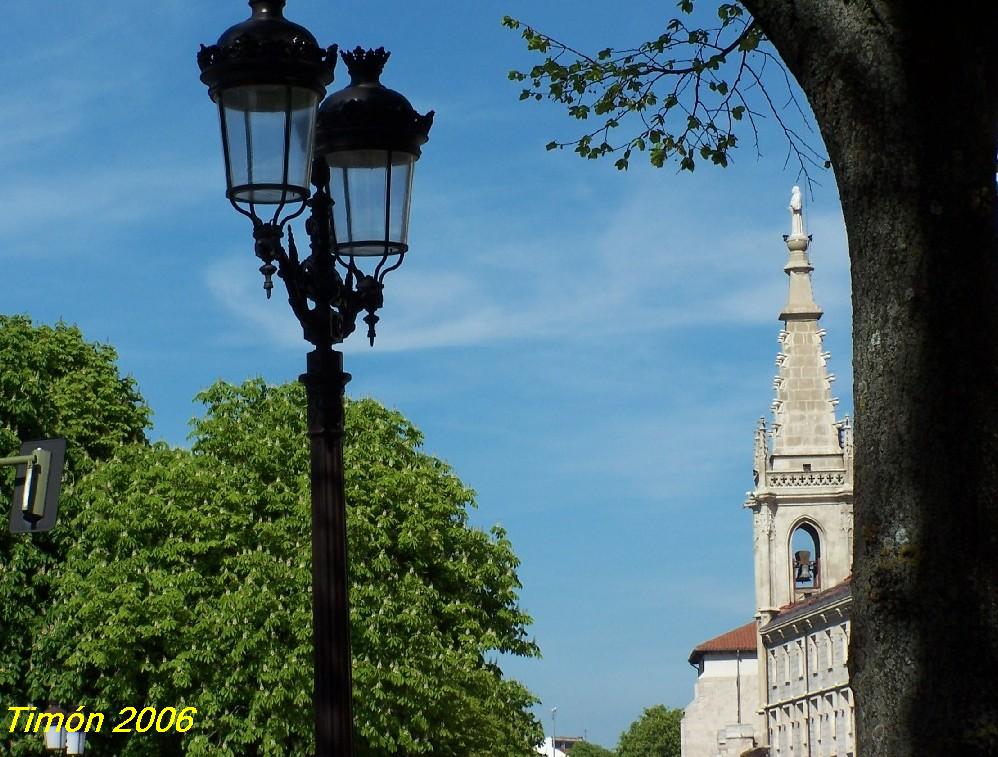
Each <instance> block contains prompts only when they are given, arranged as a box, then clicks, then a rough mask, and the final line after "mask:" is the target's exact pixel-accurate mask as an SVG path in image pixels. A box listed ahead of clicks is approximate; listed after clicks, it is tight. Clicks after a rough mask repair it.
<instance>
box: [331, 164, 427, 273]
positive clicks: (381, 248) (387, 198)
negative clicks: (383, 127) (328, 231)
mask: <svg viewBox="0 0 998 757" xmlns="http://www.w3.org/2000/svg"><path fill="white" fill-rule="evenodd" d="M389 155H391V166H390V170H389ZM414 162H415V157H414V156H413V155H411V154H410V153H407V152H393V153H389V152H388V151H386V150H350V151H344V152H334V153H331V154H330V155H329V166H330V177H329V188H330V192H331V194H332V196H333V203H334V205H333V222H334V224H335V229H336V245H337V249H338V250H339V251H340V252H341V253H343V254H345V255H385V254H397V253H400V252H404V251H405V250H406V249H407V247H406V245H407V244H408V239H409V197H410V189H411V188H412V169H413V163H414ZM386 216H387V218H386ZM386 220H387V230H386Z"/></svg>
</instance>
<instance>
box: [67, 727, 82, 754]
mask: <svg viewBox="0 0 998 757" xmlns="http://www.w3.org/2000/svg"><path fill="white" fill-rule="evenodd" d="M86 743H87V735H86V733H85V732H84V731H76V732H74V733H68V734H66V754H83V752H84V750H85V749H86Z"/></svg>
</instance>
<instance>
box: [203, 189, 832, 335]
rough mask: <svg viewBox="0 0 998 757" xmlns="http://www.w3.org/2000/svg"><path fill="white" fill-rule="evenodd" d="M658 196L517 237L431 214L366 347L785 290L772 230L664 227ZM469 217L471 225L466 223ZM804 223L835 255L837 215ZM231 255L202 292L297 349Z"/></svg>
mask: <svg viewBox="0 0 998 757" xmlns="http://www.w3.org/2000/svg"><path fill="white" fill-rule="evenodd" d="M665 203H666V198H665V197H663V195H662V193H661V192H655V191H650V190H649V189H648V187H645V186H637V187H636V188H635V189H634V190H633V191H632V192H630V193H629V194H628V196H627V197H626V199H625V200H624V201H622V202H621V203H620V204H619V205H618V206H617V208H616V209H615V211H614V212H613V213H611V214H610V216H609V217H608V218H606V219H594V220H593V224H592V227H591V228H587V227H586V226H584V225H575V226H574V227H570V228H565V227H562V226H560V225H559V224H558V223H557V222H556V220H555V219H552V223H551V224H550V225H548V226H547V227H546V228H544V229H543V230H541V231H540V232H539V233H538V232H537V230H534V229H532V230H530V231H529V232H528V233H524V232H521V233H519V234H517V233H515V232H511V231H510V230H509V229H503V228H501V227H497V222H496V219H495V218H463V219H461V220H460V221H455V220H454V219H455V218H461V217H460V216H459V215H453V214H450V215H448V214H440V213H437V214H434V217H435V218H436V219H441V218H446V219H447V223H448V226H447V227H446V228H444V226H443V224H442V223H441V222H440V221H439V220H438V221H431V222H430V223H429V224H427V226H429V227H430V228H426V226H424V227H423V228H422V229H420V232H419V234H420V239H419V240H416V241H414V243H413V246H414V248H418V246H419V244H420V243H421V242H422V240H424V239H442V240H447V241H443V242H437V243H435V244H434V248H435V252H436V253H437V254H435V255H434V256H433V259H434V262H433V263H428V262H427V261H426V259H425V258H421V257H420V256H419V253H418V252H414V253H413V255H412V256H411V257H410V260H408V261H406V264H405V266H403V268H402V270H400V271H398V272H397V273H394V274H392V276H393V278H390V279H389V282H388V285H389V286H388V288H389V291H388V296H387V297H386V299H387V305H386V307H385V309H384V311H383V313H382V315H383V323H384V327H383V328H382V330H381V331H382V333H381V334H380V335H379V338H378V347H379V349H381V350H388V351H391V350H414V349H428V348H434V347H455V346H468V345H484V344H488V343H492V342H496V341H501V340H549V339H566V338H567V339H575V338H585V339H592V338H610V337H613V336H614V335H618V334H621V333H637V332H644V333H648V332H656V331H663V330H669V329H673V328H677V327H682V326H686V325H701V324H723V323H726V322H730V323H741V324H744V323H762V322H771V321H773V319H774V318H775V315H776V312H777V309H778V307H779V304H780V303H781V302H782V299H783V297H784V296H785V287H786V284H785V280H783V277H782V276H780V275H779V273H778V271H779V268H780V267H781V266H782V264H783V260H782V259H781V254H785V253H781V246H782V245H781V242H780V239H779V236H777V235H776V234H774V231H773V229H772V228H766V229H760V228H747V229H744V230H731V229H730V228H729V229H728V230H727V232H726V233H725V232H724V231H721V232H720V234H721V235H720V236H717V231H716V230H715V229H710V228H701V229H697V228H695V227H693V228H691V227H690V225H689V224H683V225H682V231H677V226H676V225H675V224H674V221H673V219H672V218H670V217H669V215H668V214H667V213H665V212H664V210H663V207H664V206H665ZM476 223H477V224H478V228H479V229H480V230H479V231H478V233H477V234H476V233H474V232H473V231H470V229H473V228H474V227H475V226H476ZM434 227H435V228H434ZM812 227H813V228H815V229H820V230H821V232H820V233H821V234H823V235H824V238H823V239H822V243H821V249H823V250H829V249H835V248H836V247H839V251H837V252H836V257H837V259H839V260H840V261H841V260H843V259H844V235H843V233H842V232H841V221H838V222H836V219H835V217H834V216H833V215H831V214H829V215H828V216H822V217H816V218H815V219H813V222H812ZM594 228H595V229H599V231H598V233H596V234H593V229H594ZM718 228H719V229H723V226H721V225H719V227H718ZM472 239H475V240H478V241H477V242H475V243H474V244H472V243H471V242H470V241H469V240H472ZM481 240H486V241H484V242H483V241H481ZM469 250H473V253H471V254H469V252H468V251H469ZM822 263H824V261H822ZM239 265H240V269H241V271H242V273H239V274H237V273H236V263H235V261H234V260H223V261H219V262H218V263H217V264H216V265H215V266H213V267H212V268H211V269H210V270H209V272H208V284H209V287H210V289H211V290H212V291H213V292H214V294H215V296H216V297H218V299H219V300H220V301H221V302H222V303H223V304H224V305H225V306H226V307H228V308H229V309H231V310H232V311H233V312H235V313H236V314H237V315H239V317H240V318H241V319H243V320H245V321H246V322H247V323H249V324H252V325H253V330H254V331H257V330H263V331H264V332H265V333H267V334H268V335H269V336H270V337H271V338H272V339H274V340H275V341H277V342H279V343H281V344H282V345H286V346H289V347H291V346H295V347H297V346H298V345H299V344H300V331H299V329H298V328H297V325H296V324H294V323H292V322H290V320H289V319H275V318H274V313H273V309H272V308H269V307H267V306H266V303H264V302H262V301H261V298H260V295H259V288H258V283H257V282H255V281H253V280H251V278H252V277H250V276H247V267H246V266H247V264H246V263H245V261H243V262H241V263H240V264H239ZM826 265H827V264H826ZM828 267H830V266H828ZM831 273H832V272H831V271H829V270H828V269H827V268H826V269H825V271H823V275H822V279H821V282H822V283H821V286H820V287H819V292H820V295H821V298H822V299H823V300H824V301H825V302H829V303H830V302H831V301H833V300H834V301H836V302H835V304H836V307H838V306H839V302H838V301H839V300H841V299H845V300H846V302H847V301H848V299H847V290H846V296H845V298H843V297H842V295H843V293H842V292H841V291H839V290H840V289H841V287H840V286H833V284H832V281H833V280H834V278H835V277H834V276H833V275H831ZM839 278H841V276H839Z"/></svg>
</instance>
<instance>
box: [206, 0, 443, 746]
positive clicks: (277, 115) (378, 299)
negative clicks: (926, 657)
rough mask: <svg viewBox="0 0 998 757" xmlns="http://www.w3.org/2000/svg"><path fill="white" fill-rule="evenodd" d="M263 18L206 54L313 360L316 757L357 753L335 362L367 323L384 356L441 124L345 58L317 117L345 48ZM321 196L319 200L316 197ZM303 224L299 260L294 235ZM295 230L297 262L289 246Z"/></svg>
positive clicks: (270, 266)
mask: <svg viewBox="0 0 998 757" xmlns="http://www.w3.org/2000/svg"><path fill="white" fill-rule="evenodd" d="M249 4H250V7H251V8H252V10H253V13H252V15H251V16H250V18H249V19H247V20H246V21H243V22H242V23H240V24H237V25H235V26H233V27H232V28H231V29H229V30H228V31H226V32H225V33H224V34H222V36H221V37H220V38H219V40H218V43H217V44H215V45H212V46H210V47H204V46H202V48H201V52H200V53H199V54H198V65H199V66H200V68H201V80H202V81H203V82H204V83H205V84H207V85H208V88H209V89H208V91H209V95H210V96H211V98H212V100H213V101H214V102H215V103H216V104H217V106H218V113H219V119H220V122H221V129H222V152H223V156H224V159H225V178H226V196H227V197H228V198H229V201H230V202H231V203H232V205H233V207H235V209H236V210H238V211H239V212H240V213H242V214H243V215H245V216H247V217H248V218H249V219H250V220H251V221H252V223H253V238H254V240H255V249H256V255H257V257H259V258H260V260H261V261H262V263H263V264H262V265H261V266H260V272H261V273H262V274H263V277H264V284H263V287H264V290H265V291H266V293H267V297H268V298H269V297H270V295H271V290H272V289H273V276H274V274H277V276H278V277H279V278H280V279H282V280H283V281H284V285H285V288H286V289H287V293H288V301H289V302H290V304H291V309H292V310H293V311H294V314H295V316H296V317H297V318H298V321H299V322H300V323H301V326H302V331H303V332H304V337H305V339H306V340H307V341H309V342H311V343H312V344H313V345H314V347H315V349H314V350H313V351H311V352H310V353H308V358H307V371H306V373H305V374H303V375H302V376H301V377H300V379H301V381H302V383H304V384H305V387H306V391H307V394H308V434H309V437H310V439H311V469H312V608H313V626H314V643H315V692H314V704H315V737H316V754H317V755H321V756H323V757H325V756H327V755H329V756H335V757H343V756H344V755H351V754H353V723H352V716H351V695H352V692H351V676H350V614H349V601H348V594H347V590H348V585H347V553H346V544H347V542H346V508H345V502H344V494H343V447H342V443H343V393H344V387H345V385H346V383H347V381H349V379H350V376H349V374H347V373H344V372H343V355H342V353H341V352H339V351H337V350H334V349H333V345H336V344H339V343H340V342H342V341H343V340H344V339H345V338H346V337H347V336H349V335H350V334H351V333H352V332H353V331H354V329H355V325H356V321H357V318H358V316H359V315H360V314H361V313H366V315H364V318H363V320H364V322H365V323H366V324H367V336H368V339H369V340H370V342H371V344H372V345H373V344H374V338H375V325H376V324H377V322H378V316H377V314H376V313H377V311H378V310H379V309H380V308H381V306H382V304H383V301H384V300H383V295H382V292H383V288H384V280H385V276H386V275H387V274H388V273H390V272H391V271H393V270H395V269H396V268H398V267H399V266H400V265H401V264H402V259H403V257H404V256H405V253H406V252H407V251H408V249H409V247H408V228H409V204H410V197H409V194H410V189H411V187H412V173H413V166H414V164H415V162H416V160H417V159H418V158H419V155H420V147H421V146H422V145H423V144H425V143H426V141H427V139H428V134H429V130H430V126H431V125H432V123H433V113H432V111H431V112H430V113H428V114H427V115H425V116H423V115H419V114H418V113H417V112H416V111H415V110H414V109H413V107H412V105H410V104H409V101H408V100H406V99H405V98H404V97H403V96H402V95H400V94H399V93H398V92H394V91H393V90H390V89H387V88H385V87H384V86H383V85H382V84H381V82H380V76H381V71H382V69H383V67H384V65H385V62H386V61H387V60H388V56H389V53H387V52H385V51H384V49H381V48H379V49H377V50H363V49H361V48H357V49H355V50H353V51H352V52H348V53H343V54H342V56H341V57H342V59H343V61H344V63H345V64H346V66H347V69H348V70H349V73H350V79H351V81H350V85H349V86H348V87H346V88H345V89H342V90H340V91H339V92H336V93H334V94H333V95H331V96H330V97H329V98H328V99H327V100H326V101H325V102H324V103H322V105H321V107H319V108H318V109H317V108H316V106H317V105H318V103H319V101H320V100H321V99H322V97H323V96H324V95H325V91H326V86H327V85H328V84H329V83H330V82H331V81H332V78H333V67H334V64H335V62H336V52H337V51H336V47H335V46H332V47H329V48H326V49H323V48H321V47H320V46H319V45H318V43H317V42H316V41H315V37H313V36H312V34H311V33H310V32H309V31H308V30H307V29H305V28H304V27H302V26H299V25H297V24H294V23H292V22H291V21H288V20H287V19H286V18H284V15H283V9H284V5H285V0H250V2H249ZM310 183H311V185H312V186H313V187H314V192H313V191H310V189H309V184H310ZM306 210H308V211H309V216H308V219H307V221H306V222H305V230H306V233H307V234H308V238H309V245H310V250H311V254H310V255H308V256H307V257H306V258H305V259H301V258H300V257H299V255H298V250H297V247H296V245H295V241H294V235H293V233H292V231H291V227H290V226H289V222H290V221H291V220H292V219H294V218H296V217H297V216H299V215H301V214H302V213H304V212H305V211H306ZM285 228H287V232H288V234H287V236H288V244H287V249H285V246H284V244H283V241H282V240H283V239H284V232H285Z"/></svg>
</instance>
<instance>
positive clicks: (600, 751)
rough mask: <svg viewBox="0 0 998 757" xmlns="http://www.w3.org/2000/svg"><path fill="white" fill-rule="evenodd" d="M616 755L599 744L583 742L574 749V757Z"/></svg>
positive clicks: (606, 756)
mask: <svg viewBox="0 0 998 757" xmlns="http://www.w3.org/2000/svg"><path fill="white" fill-rule="evenodd" d="M615 754H616V753H615V752H614V751H612V750H610V749H607V748H606V747H602V746H600V745H599V744H593V743H592V742H590V741H582V742H579V743H578V744H576V745H575V746H573V747H572V757H614V755H615Z"/></svg>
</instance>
